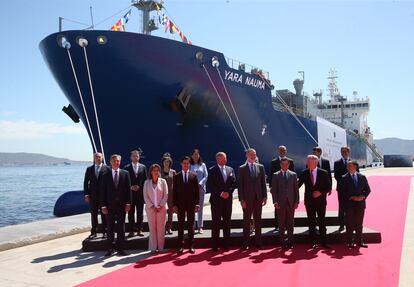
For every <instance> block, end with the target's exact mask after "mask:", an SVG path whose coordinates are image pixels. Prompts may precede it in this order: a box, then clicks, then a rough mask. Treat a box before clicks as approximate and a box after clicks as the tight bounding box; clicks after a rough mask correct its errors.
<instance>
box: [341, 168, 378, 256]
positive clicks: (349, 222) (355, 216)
mask: <svg viewBox="0 0 414 287" xmlns="http://www.w3.org/2000/svg"><path fill="white" fill-rule="evenodd" d="M357 166H358V164H357V163H356V162H355V161H352V160H350V161H348V163H347V170H348V173H346V174H345V175H343V176H342V179H341V180H340V181H339V185H338V189H339V190H340V192H341V193H342V194H343V195H344V199H345V200H346V203H345V210H346V212H345V214H346V234H347V241H348V242H347V246H348V247H349V248H352V247H353V244H354V242H353V233H354V231H355V243H356V244H357V245H358V246H359V247H364V248H366V247H368V246H367V245H366V244H365V243H364V241H363V240H362V228H363V222H364V213H365V207H366V203H365V200H366V198H367V197H368V195H369V194H370V192H371V188H370V187H369V184H368V180H367V178H366V177H365V176H364V175H362V174H360V173H359V172H358V171H357Z"/></svg>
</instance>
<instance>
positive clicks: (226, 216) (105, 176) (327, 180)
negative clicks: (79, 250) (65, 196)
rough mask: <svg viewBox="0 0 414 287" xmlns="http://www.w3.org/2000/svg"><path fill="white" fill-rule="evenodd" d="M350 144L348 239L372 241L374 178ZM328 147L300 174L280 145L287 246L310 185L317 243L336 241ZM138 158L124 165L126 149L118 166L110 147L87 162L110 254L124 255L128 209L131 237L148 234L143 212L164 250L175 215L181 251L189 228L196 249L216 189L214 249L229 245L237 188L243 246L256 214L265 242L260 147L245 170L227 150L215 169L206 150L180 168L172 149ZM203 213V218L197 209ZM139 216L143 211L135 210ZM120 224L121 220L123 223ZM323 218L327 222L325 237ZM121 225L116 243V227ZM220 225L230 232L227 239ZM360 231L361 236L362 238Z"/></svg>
mask: <svg viewBox="0 0 414 287" xmlns="http://www.w3.org/2000/svg"><path fill="white" fill-rule="evenodd" d="M349 152H350V149H349V148H348V147H343V148H341V154H342V158H341V159H339V160H338V161H336V162H335V165H334V173H335V179H336V180H337V191H338V200H339V206H340V208H339V211H338V217H339V222H340V231H342V230H343V229H344V227H345V226H346V232H347V246H348V247H349V248H352V247H353V246H354V244H357V245H359V246H360V247H366V244H365V243H364V242H363V240H362V236H361V235H362V226H363V217H364V210H365V206H366V205H365V199H366V197H367V196H368V195H369V193H370V187H369V184H368V181H367V179H366V177H365V176H364V175H362V174H360V173H359V172H358V164H357V163H356V162H355V161H352V160H351V159H350V158H349ZM321 154H322V149H321V148H320V147H315V148H314V149H313V154H310V155H308V156H307V161H306V169H305V170H303V171H302V172H301V173H300V174H296V173H295V169H294V162H293V160H292V159H290V158H288V157H287V148H286V147H285V146H280V147H278V157H276V158H275V159H274V160H272V162H271V172H270V177H269V186H270V192H271V195H272V199H273V205H274V208H275V219H276V222H277V224H276V229H278V231H279V240H280V244H281V246H282V248H284V249H291V248H293V231H294V214H295V210H296V208H297V207H298V205H299V202H300V196H299V188H300V187H301V186H302V185H304V186H305V195H304V203H305V207H306V213H307V217H308V224H309V235H310V238H311V242H312V248H316V247H317V246H318V244H320V245H321V246H322V247H323V248H329V246H328V245H327V240H326V223H325V213H326V205H327V200H326V198H327V196H328V195H330V194H331V190H332V179H331V168H330V164H329V161H328V160H326V159H324V158H322V157H321ZM130 159H131V162H130V163H129V164H128V165H126V166H125V167H124V169H121V168H120V164H121V156H119V155H112V156H111V160H110V166H105V165H104V164H103V163H102V154H101V153H96V154H95V155H94V165H92V166H90V167H88V168H87V170H86V173H85V180H84V191H85V201H86V202H87V203H89V204H90V210H91V223H92V228H91V235H90V238H95V237H96V236H97V235H96V234H97V226H98V214H99V210H100V211H101V216H102V219H101V220H102V223H103V225H104V226H105V229H104V231H103V232H104V236H105V233H106V237H107V242H108V251H107V253H106V255H107V256H110V255H112V254H113V253H114V252H115V250H117V251H118V254H120V255H124V254H125V251H124V241H125V217H126V215H127V214H128V222H129V224H130V228H131V229H130V232H129V234H128V237H132V236H134V235H135V234H134V232H137V235H138V236H143V233H142V222H143V211H144V204H145V211H146V214H147V220H148V226H149V250H151V251H152V252H159V251H162V250H163V249H164V241H165V234H172V231H171V227H172V218H173V214H174V213H175V214H177V218H178V243H179V249H178V252H179V253H180V254H181V253H183V252H184V246H185V242H184V229H187V232H188V249H189V252H190V253H194V252H195V249H194V231H195V227H197V229H198V231H199V233H202V232H203V231H202V228H203V215H202V209H203V205H204V195H205V193H206V192H209V193H210V206H211V216H212V242H211V243H212V249H213V250H214V251H217V250H218V249H219V248H222V249H223V250H228V249H229V243H230V230H231V216H232V205H233V193H234V191H235V190H236V189H237V190H238V200H239V202H240V205H241V207H242V210H243V245H242V249H243V250H247V249H249V248H251V242H250V241H251V236H250V235H251V221H252V217H253V226H254V246H255V247H256V248H257V249H262V239H261V219H262V208H263V206H264V205H266V203H267V186H266V172H265V168H264V166H263V165H262V164H260V163H258V160H257V154H256V151H255V150H254V149H252V148H249V149H248V150H247V151H246V161H245V163H244V164H243V165H241V166H240V167H239V168H238V170H237V176H236V172H235V171H234V169H233V168H232V167H230V166H228V165H227V155H226V154H225V153H224V152H218V153H217V154H216V164H215V165H213V166H212V167H210V168H208V169H207V167H206V165H205V164H204V163H203V161H202V159H201V156H200V152H199V151H198V150H194V151H193V152H192V153H191V156H185V157H183V158H182V159H181V161H180V164H181V171H179V172H176V171H175V170H173V169H172V163H173V161H172V158H171V156H170V154H168V153H166V154H165V155H164V156H163V158H162V160H161V165H158V164H153V165H151V166H150V168H149V172H148V173H147V168H146V166H145V165H143V164H141V163H139V159H140V153H139V151H136V150H135V151H132V152H131V157H130ZM197 213H198V216H197V217H198V218H197V223H196V214H197ZM135 215H136V217H135ZM115 223H116V224H115ZM316 225H318V229H319V242H318V240H317V239H318V238H317V230H316ZM115 226H116V232H117V236H116V242H114V238H115V237H114V232H115ZM220 228H222V229H223V238H222V241H221V242H220V236H219V234H220ZM354 232H355V240H353V239H354V238H353V237H354Z"/></svg>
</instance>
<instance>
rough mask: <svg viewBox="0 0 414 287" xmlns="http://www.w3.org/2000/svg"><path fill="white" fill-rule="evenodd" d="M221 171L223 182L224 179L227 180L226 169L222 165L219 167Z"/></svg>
mask: <svg viewBox="0 0 414 287" xmlns="http://www.w3.org/2000/svg"><path fill="white" fill-rule="evenodd" d="M221 173H222V174H223V179H224V182H226V180H227V174H226V169H225V168H224V166H223V167H222V168H221Z"/></svg>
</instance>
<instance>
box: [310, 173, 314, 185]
mask: <svg viewBox="0 0 414 287" xmlns="http://www.w3.org/2000/svg"><path fill="white" fill-rule="evenodd" d="M310 178H311V182H312V185H315V178H314V177H313V172H312V171H310Z"/></svg>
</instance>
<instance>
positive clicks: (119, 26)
mask: <svg viewBox="0 0 414 287" xmlns="http://www.w3.org/2000/svg"><path fill="white" fill-rule="evenodd" d="M155 7H156V10H157V14H158V21H159V23H160V24H161V25H163V26H164V27H165V32H170V33H171V34H175V33H178V35H180V38H181V41H182V42H183V43H186V44H190V45H191V44H192V43H191V41H190V40H189V39H188V38H187V36H185V35H184V33H183V31H180V29H178V27H177V25H175V24H174V23H173V21H171V19H169V18H168V17H167V16H166V15H165V14H162V16H161V9H160V7H159V6H158V5H157V4H155ZM130 15H131V9H130V10H129V11H128V12H127V13H126V14H125V15H124V16H123V17H122V18H121V19H119V20H118V21H117V22H116V23H115V24H114V25H113V26H112V27H111V30H112V31H121V32H125V24H126V23H128V20H129V16H130Z"/></svg>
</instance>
